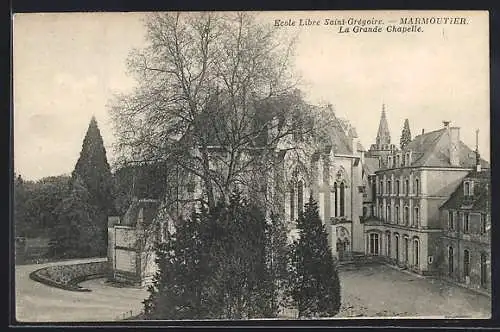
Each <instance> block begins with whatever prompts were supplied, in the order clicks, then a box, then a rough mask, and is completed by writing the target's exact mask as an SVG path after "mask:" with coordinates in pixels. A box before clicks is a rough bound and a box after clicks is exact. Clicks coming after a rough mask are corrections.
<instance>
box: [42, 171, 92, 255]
mask: <svg viewBox="0 0 500 332" xmlns="http://www.w3.org/2000/svg"><path fill="white" fill-rule="evenodd" d="M54 214H55V215H56V216H57V221H56V227H55V231H54V238H53V240H55V242H54V245H53V247H52V248H51V251H52V255H53V256H54V257H61V258H74V257H79V258H81V257H94V256H96V255H99V254H100V253H99V249H100V248H99V247H98V245H99V244H100V243H101V242H102V238H99V237H98V236H99V234H98V232H97V231H96V225H95V222H94V221H95V218H96V214H97V211H96V208H95V206H94V205H92V204H90V193H89V192H88V190H87V188H86V187H85V184H84V183H83V181H82V180H81V179H80V178H79V177H78V176H77V177H76V178H75V180H74V181H73V184H72V189H71V193H70V194H69V196H68V197H66V198H65V199H63V200H62V202H61V203H60V204H59V205H58V206H57V207H56V209H55V212H54ZM101 236H102V235H101Z"/></svg>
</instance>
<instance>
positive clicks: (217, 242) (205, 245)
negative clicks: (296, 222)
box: [145, 193, 279, 319]
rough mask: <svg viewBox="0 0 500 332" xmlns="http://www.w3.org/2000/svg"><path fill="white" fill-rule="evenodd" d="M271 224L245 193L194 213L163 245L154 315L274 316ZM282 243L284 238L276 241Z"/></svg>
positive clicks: (149, 305)
mask: <svg viewBox="0 0 500 332" xmlns="http://www.w3.org/2000/svg"><path fill="white" fill-rule="evenodd" d="M270 226H271V224H269V223H268V222H267V221H266V218H265V216H264V215H263V214H262V212H261V211H259V209H257V208H255V206H253V205H252V204H249V203H247V202H246V201H245V200H244V199H242V198H241V196H240V194H239V193H235V194H233V195H232V196H231V197H230V201H229V202H228V203H219V204H217V206H216V208H215V209H212V210H211V211H210V212H208V211H201V212H193V213H192V215H191V217H190V218H188V219H187V220H183V221H182V222H180V223H178V227H177V228H176V230H175V232H174V233H173V234H170V237H169V240H168V241H167V242H166V243H163V244H160V245H159V246H158V249H157V264H158V267H159V271H158V273H157V275H156V277H155V281H154V284H153V286H151V287H150V293H151V295H150V297H149V298H148V299H147V300H146V301H145V312H146V315H147V317H148V318H149V319H245V318H259V317H260V318H262V317H274V316H276V315H277V310H278V305H277V303H278V292H277V289H276V286H277V283H278V281H279V280H278V279H279V273H278V272H277V271H278V270H279V269H277V268H273V264H272V261H271V259H270V258H271V257H272V256H273V255H276V256H277V254H276V253H275V254H271V251H273V250H274V251H276V250H275V248H274V249H273V247H272V246H271V245H270V244H271V242H270V237H271V234H273V233H272V232H271V231H270V228H271V227H270ZM276 243H279V240H278V241H277V242H276Z"/></svg>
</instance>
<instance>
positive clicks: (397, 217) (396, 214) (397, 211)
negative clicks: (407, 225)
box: [394, 205, 399, 224]
mask: <svg viewBox="0 0 500 332" xmlns="http://www.w3.org/2000/svg"><path fill="white" fill-rule="evenodd" d="M395 209H396V211H394V214H395V217H396V218H395V219H396V224H399V205H396V208H395Z"/></svg>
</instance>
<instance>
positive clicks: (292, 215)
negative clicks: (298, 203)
mask: <svg viewBox="0 0 500 332" xmlns="http://www.w3.org/2000/svg"><path fill="white" fill-rule="evenodd" d="M290 219H291V220H292V221H294V220H295V188H294V187H293V186H292V187H291V188H290Z"/></svg>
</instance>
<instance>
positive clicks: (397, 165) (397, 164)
mask: <svg viewBox="0 0 500 332" xmlns="http://www.w3.org/2000/svg"><path fill="white" fill-rule="evenodd" d="M400 166H401V161H400V160H399V154H398V155H397V156H396V167H400Z"/></svg>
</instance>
